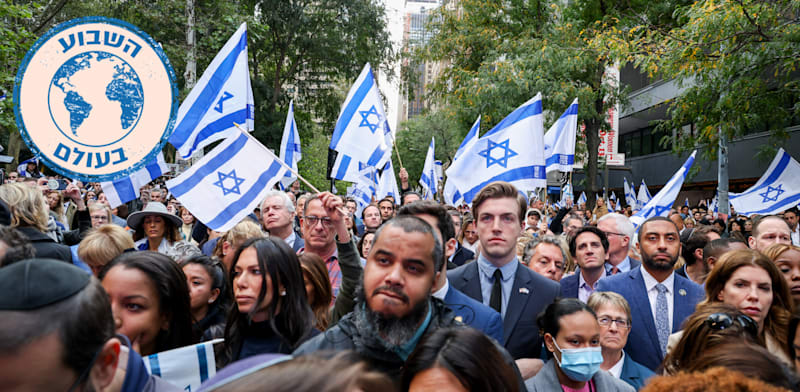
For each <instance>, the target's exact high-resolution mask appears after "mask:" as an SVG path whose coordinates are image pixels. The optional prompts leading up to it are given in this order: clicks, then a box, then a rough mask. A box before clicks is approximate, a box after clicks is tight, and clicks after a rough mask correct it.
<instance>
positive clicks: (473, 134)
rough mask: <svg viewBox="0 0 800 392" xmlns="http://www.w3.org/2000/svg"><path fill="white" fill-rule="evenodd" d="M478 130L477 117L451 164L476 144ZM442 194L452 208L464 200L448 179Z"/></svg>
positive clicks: (479, 120)
mask: <svg viewBox="0 0 800 392" xmlns="http://www.w3.org/2000/svg"><path fill="white" fill-rule="evenodd" d="M480 130H481V116H480V115H478V119H477V120H475V123H474V124H472V128H470V129H469V132H467V136H466V137H464V140H462V141H461V145H460V146H458V150H457V151H456V154H455V156H454V157H453V162H455V161H456V160H457V159H458V158H459V157H460V156H461V154H463V153H464V151H466V150H469V149H470V148H472V146H473V145H474V144H475V143H477V142H478V133H479V132H480ZM451 166H452V164H451ZM442 193H444V201H445V203H447V204H450V205H453V206H457V205H459V204H460V203H461V202H462V201H463V200H464V198H463V197H462V196H461V192H459V191H458V189H456V187H455V185H453V182H452V181H450V179H449V178H448V180H447V182H445V183H444V189H443V190H442Z"/></svg>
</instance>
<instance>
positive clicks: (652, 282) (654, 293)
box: [639, 268, 675, 330]
mask: <svg viewBox="0 0 800 392" xmlns="http://www.w3.org/2000/svg"><path fill="white" fill-rule="evenodd" d="M639 270H640V271H642V278H644V287H645V289H646V290H647V298H648V299H649V300H650V312H651V313H652V314H653V323H655V322H656V299H657V298H658V289H657V288H656V285H657V284H658V283H659V282H658V281H657V280H656V278H654V277H653V276H652V275H650V274H649V273H648V272H647V270H645V269H644V268H640V269H639ZM661 284H663V285H664V286H666V287H667V292H666V293H665V294H666V295H667V309H668V310H669V314H668V315H667V316H668V319H667V320H669V326H670V330H672V312H673V309H674V308H675V273H674V272H672V273H670V274H669V277H668V278H667V279H664V281H663V282H661Z"/></svg>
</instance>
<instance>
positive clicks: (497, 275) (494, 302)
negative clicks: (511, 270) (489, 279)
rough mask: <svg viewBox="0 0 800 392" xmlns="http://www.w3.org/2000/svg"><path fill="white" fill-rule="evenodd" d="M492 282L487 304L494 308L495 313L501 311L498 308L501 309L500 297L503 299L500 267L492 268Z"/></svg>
mask: <svg viewBox="0 0 800 392" xmlns="http://www.w3.org/2000/svg"><path fill="white" fill-rule="evenodd" d="M493 276H494V283H493V284H492V296H491V297H489V306H490V307H491V308H492V309H494V310H496V311H497V313H501V312H500V309H502V304H501V303H502V299H503V290H502V286H500V284H501V283H502V281H503V272H501V271H500V268H498V269H496V270H494V275H493Z"/></svg>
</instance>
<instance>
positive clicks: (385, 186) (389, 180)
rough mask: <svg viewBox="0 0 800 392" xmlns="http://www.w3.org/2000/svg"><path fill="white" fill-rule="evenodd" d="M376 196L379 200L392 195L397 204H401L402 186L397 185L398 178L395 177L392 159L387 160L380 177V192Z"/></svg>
mask: <svg viewBox="0 0 800 392" xmlns="http://www.w3.org/2000/svg"><path fill="white" fill-rule="evenodd" d="M376 196H377V198H378V200H380V199H383V198H384V197H386V196H392V197H394V202H395V204H400V188H399V187H398V186H397V179H395V177H394V168H393V167H392V160H391V159H389V160H388V161H386V166H384V167H383V172H381V175H380V177H378V192H377V193H376Z"/></svg>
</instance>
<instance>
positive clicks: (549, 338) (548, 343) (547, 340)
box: [544, 333, 556, 353]
mask: <svg viewBox="0 0 800 392" xmlns="http://www.w3.org/2000/svg"><path fill="white" fill-rule="evenodd" d="M554 341H555V339H554V338H553V335H550V334H549V333H546V334H544V346H545V347H547V351H550V352H551V353H554V352H555V351H556V345H555V344H554V343H553V342H554Z"/></svg>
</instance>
